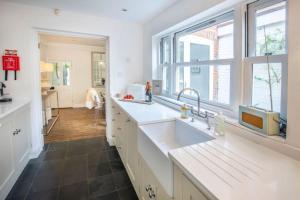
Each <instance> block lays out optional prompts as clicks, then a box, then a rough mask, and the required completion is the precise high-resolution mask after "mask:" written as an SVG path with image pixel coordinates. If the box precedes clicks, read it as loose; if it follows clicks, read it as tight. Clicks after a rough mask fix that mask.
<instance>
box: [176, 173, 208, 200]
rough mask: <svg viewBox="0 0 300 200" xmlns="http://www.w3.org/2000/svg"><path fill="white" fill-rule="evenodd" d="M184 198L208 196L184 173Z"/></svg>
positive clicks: (195, 198)
mask: <svg viewBox="0 0 300 200" xmlns="http://www.w3.org/2000/svg"><path fill="white" fill-rule="evenodd" d="M182 200H207V198H206V197H205V196H204V195H203V194H202V192H201V191H200V190H198V189H197V188H196V187H195V186H194V185H193V184H192V183H191V182H190V181H189V180H188V179H187V178H186V177H185V176H184V175H182Z"/></svg>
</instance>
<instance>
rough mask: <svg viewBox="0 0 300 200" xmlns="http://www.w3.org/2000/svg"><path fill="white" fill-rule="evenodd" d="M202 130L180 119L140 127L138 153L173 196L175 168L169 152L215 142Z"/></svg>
mask: <svg viewBox="0 0 300 200" xmlns="http://www.w3.org/2000/svg"><path fill="white" fill-rule="evenodd" d="M213 139H214V138H213V137H211V136H210V135H207V134H206V133H204V132H203V131H202V130H200V129H197V128H195V127H193V126H191V125H189V124H188V123H186V122H184V121H181V120H179V119H177V120H174V121H169V122H160V123H155V124H147V125H143V126H140V127H139V133H138V151H139V152H140V154H141V156H142V157H143V159H144V160H145V162H146V163H147V165H148V166H149V168H150V169H151V170H152V172H153V173H154V174H155V176H156V178H157V179H158V180H159V182H160V184H161V185H162V186H163V187H164V189H165V191H166V192H167V193H168V194H169V195H170V196H171V197H172V196H173V166H172V162H171V160H170V159H169V155H168V152H169V151H171V150H172V149H177V148H180V147H184V146H189V145H193V144H197V143H201V142H206V141H209V140H213Z"/></svg>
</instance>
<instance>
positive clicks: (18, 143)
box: [13, 107, 31, 168]
mask: <svg viewBox="0 0 300 200" xmlns="http://www.w3.org/2000/svg"><path fill="white" fill-rule="evenodd" d="M30 127H31V124H30V109H29V108H27V107H25V108H23V109H21V110H19V111H17V112H16V113H15V122H14V128H13V132H15V131H16V134H15V135H14V136H13V149H14V161H15V166H16V168H20V167H21V168H22V167H24V166H25V164H26V163H25V162H27V160H28V155H29V149H30V145H29V144H30V143H29V135H30Z"/></svg>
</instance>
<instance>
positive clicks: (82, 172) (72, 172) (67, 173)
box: [63, 162, 87, 185]
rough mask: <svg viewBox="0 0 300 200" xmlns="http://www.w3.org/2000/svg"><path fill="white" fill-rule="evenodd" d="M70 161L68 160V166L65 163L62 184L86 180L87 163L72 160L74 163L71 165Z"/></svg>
mask: <svg viewBox="0 0 300 200" xmlns="http://www.w3.org/2000/svg"><path fill="white" fill-rule="evenodd" d="M70 163H72V162H69V164H68V166H66V165H65V170H64V175H63V185H70V184H73V183H78V182H82V181H87V164H86V163H85V162H82V163H77V162H73V163H74V165H71V164H70Z"/></svg>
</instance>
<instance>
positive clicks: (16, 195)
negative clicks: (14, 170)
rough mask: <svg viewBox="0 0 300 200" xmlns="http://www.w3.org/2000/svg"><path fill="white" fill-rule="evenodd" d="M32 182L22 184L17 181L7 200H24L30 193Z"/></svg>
mask: <svg viewBox="0 0 300 200" xmlns="http://www.w3.org/2000/svg"><path fill="white" fill-rule="evenodd" d="M31 183H32V182H20V181H17V182H16V184H15V185H14V187H13V188H12V190H11V191H10V193H9V194H8V196H7V198H6V199H7V200H20V199H24V198H25V197H26V195H27V194H28V193H29V190H30V187H31Z"/></svg>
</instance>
